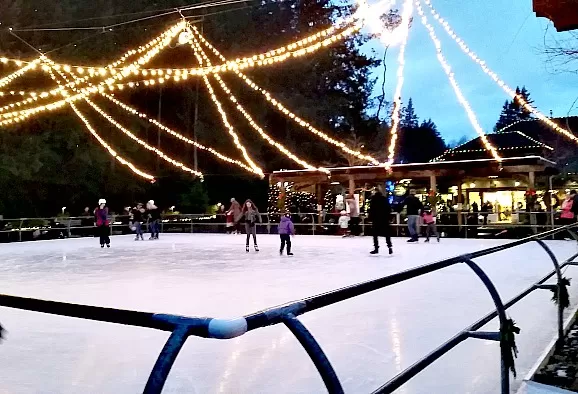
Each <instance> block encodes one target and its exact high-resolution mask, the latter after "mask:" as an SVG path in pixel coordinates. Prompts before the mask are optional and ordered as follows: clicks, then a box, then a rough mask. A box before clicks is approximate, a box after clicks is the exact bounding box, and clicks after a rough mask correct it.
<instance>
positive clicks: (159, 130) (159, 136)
mask: <svg viewBox="0 0 578 394" xmlns="http://www.w3.org/2000/svg"><path fill="white" fill-rule="evenodd" d="M162 109H163V87H162V86H161V87H159V111H158V114H157V122H159V123H161V113H162ZM157 149H158V150H160V149H161V129H160V127H157ZM160 167H161V158H160V156H157V174H158V172H159V170H160Z"/></svg>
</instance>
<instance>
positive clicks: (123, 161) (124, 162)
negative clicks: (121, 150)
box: [46, 59, 155, 182]
mask: <svg viewBox="0 0 578 394" xmlns="http://www.w3.org/2000/svg"><path fill="white" fill-rule="evenodd" d="M46 61H48V62H49V60H48V59H46ZM47 72H48V73H49V74H50V77H51V78H52V79H53V80H54V81H55V82H56V83H57V84H58V85H60V84H61V83H60V80H59V79H58V78H56V76H55V75H54V73H53V71H52V69H51V68H49V69H48V71H47ZM63 77H64V76H63ZM64 94H65V95H68V92H67V91H66V90H64ZM68 105H70V108H72V110H73V111H74V113H75V114H76V116H77V117H78V118H79V119H80V120H81V121H82V123H84V126H85V127H86V129H87V130H88V131H89V132H90V134H92V136H93V137H94V138H95V139H96V140H97V141H98V143H99V144H100V145H102V146H103V147H104V148H105V149H106V150H107V151H108V153H109V154H110V155H111V156H112V157H114V158H115V159H116V160H117V161H118V162H119V163H121V164H122V165H125V166H127V167H128V168H130V170H131V171H132V172H134V173H135V174H137V175H139V176H140V177H142V178H145V179H147V180H149V181H151V182H154V181H155V177H154V176H152V175H150V174H148V173H146V172H144V171H142V170H140V169H138V168H137V167H136V166H135V165H134V164H132V163H131V162H130V161H128V160H126V159H125V158H123V157H122V156H120V155H119V154H118V153H116V151H115V150H114V149H112V147H111V146H110V145H109V144H108V143H107V142H106V141H105V140H104V139H102V137H101V136H100V135H99V134H98V133H97V132H96V130H94V128H93V127H92V125H91V124H90V122H89V121H88V120H87V119H86V117H85V116H84V115H83V114H82V112H80V111H79V109H78V108H77V107H76V105H75V104H74V103H73V102H68Z"/></svg>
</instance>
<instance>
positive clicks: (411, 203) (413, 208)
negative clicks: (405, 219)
mask: <svg viewBox="0 0 578 394" xmlns="http://www.w3.org/2000/svg"><path fill="white" fill-rule="evenodd" d="M405 206H406V207H407V216H418V215H419V211H420V210H422V209H423V204H422V203H421V201H420V200H418V198H417V197H416V196H412V195H409V196H408V197H407V198H406V199H405Z"/></svg>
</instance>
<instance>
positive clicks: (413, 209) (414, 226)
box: [404, 190, 423, 242]
mask: <svg viewBox="0 0 578 394" xmlns="http://www.w3.org/2000/svg"><path fill="white" fill-rule="evenodd" d="M404 205H405V206H406V207H407V229H408V230H409V235H410V237H411V238H410V239H409V240H408V241H407V242H418V240H419V217H420V214H421V210H422V209H423V204H422V203H421V201H420V200H419V199H418V198H417V197H416V196H415V190H410V192H409V196H407V198H406V199H405V202H404Z"/></svg>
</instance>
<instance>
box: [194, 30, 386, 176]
mask: <svg viewBox="0 0 578 394" xmlns="http://www.w3.org/2000/svg"><path fill="white" fill-rule="evenodd" d="M192 29H193V31H194V33H195V34H196V37H198V39H199V40H200V41H201V42H202V43H203V45H205V46H206V47H207V48H209V49H210V50H211V51H212V52H213V53H214V54H215V55H216V56H218V57H219V58H220V59H221V60H224V59H225V57H224V56H223V55H222V54H221V53H220V52H219V51H218V50H217V49H216V48H215V47H214V46H213V45H212V44H211V43H209V42H208V41H207V40H206V39H205V37H203V35H202V34H200V33H199V31H198V29H197V28H196V26H192ZM234 72H235V74H237V76H239V77H240V78H241V79H242V80H243V82H245V84H246V85H247V86H249V87H250V88H251V89H253V90H254V91H256V92H259V93H261V94H262V95H263V97H264V98H265V99H266V100H267V101H268V102H270V103H271V104H272V105H273V107H274V108H276V109H277V110H278V111H280V112H281V113H283V114H284V115H286V116H287V117H288V118H289V119H291V120H292V121H294V122H295V123H297V124H298V125H300V126H301V127H303V128H305V129H306V130H308V131H310V132H311V133H313V134H315V135H316V136H318V137H320V138H321V139H323V140H324V141H326V142H329V143H330V144H332V145H334V146H337V147H338V148H340V149H341V150H342V151H344V152H346V153H348V154H350V155H352V156H355V157H357V158H359V159H362V160H366V161H368V162H370V163H372V164H375V165H378V164H379V161H378V160H376V159H374V158H373V157H371V156H369V155H365V154H363V153H361V152H360V151H358V150H353V149H350V148H349V147H347V145H346V144H344V143H343V142H340V141H337V140H335V139H334V138H332V137H330V136H329V135H327V134H325V133H323V132H322V131H319V130H318V129H316V128H315V127H313V126H312V125H311V124H309V123H308V122H306V121H305V120H303V119H301V118H300V117H299V116H297V115H296V114H294V113H293V112H291V111H289V110H288V109H287V108H286V107H285V106H284V105H283V104H281V103H280V102H279V101H277V100H276V99H275V98H274V97H273V96H272V95H271V93H269V92H268V91H267V90H265V89H263V88H261V87H259V86H258V85H257V84H256V83H254V82H253V81H252V80H251V79H249V78H248V77H247V76H246V75H245V74H243V73H241V72H240V71H237V70H235V71H234Z"/></svg>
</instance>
